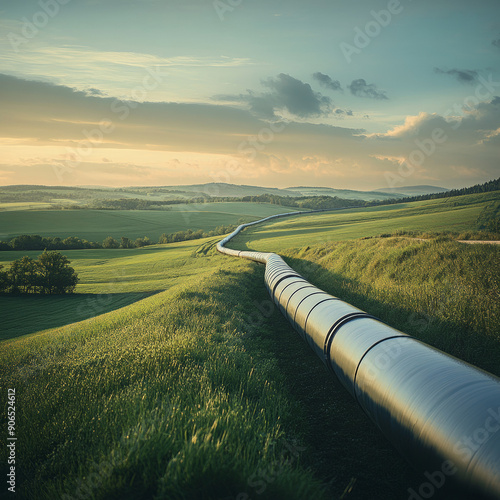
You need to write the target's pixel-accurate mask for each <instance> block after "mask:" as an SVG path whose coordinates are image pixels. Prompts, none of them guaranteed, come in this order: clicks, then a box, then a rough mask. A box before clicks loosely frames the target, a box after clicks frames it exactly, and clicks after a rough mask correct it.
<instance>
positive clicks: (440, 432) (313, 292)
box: [217, 212, 500, 499]
mask: <svg viewBox="0 0 500 500" xmlns="http://www.w3.org/2000/svg"><path fill="white" fill-rule="evenodd" d="M300 213H310V212H291V213H286V214H280V215H273V216H270V217H266V218H265V219H261V220H259V221H255V222H251V223H249V224H242V225H241V226H239V227H238V228H237V229H236V230H235V231H234V232H233V233H231V234H230V235H228V236H226V237H225V238H224V239H223V240H221V241H220V242H219V243H218V244H217V250H218V251H219V252H221V253H223V254H226V255H230V256H233V257H240V258H245V259H250V260H254V261H256V262H260V263H263V264H266V271H265V278H264V279H265V284H266V288H267V290H268V292H269V294H270V296H271V298H272V300H273V301H274V303H275V304H276V305H277V306H278V307H279V309H280V310H281V312H282V313H283V314H284V316H285V317H286V318H287V319H288V321H289V322H290V323H291V324H292V326H293V328H294V329H295V330H297V332H298V333H299V335H300V336H301V337H302V338H303V339H304V340H305V341H306V342H307V343H308V344H309V345H310V346H311V348H312V349H313V350H314V352H315V353H316V354H317V355H318V356H319V357H320V358H321V360H322V361H323V362H324V363H325V364H326V366H327V367H328V368H329V369H330V370H331V371H333V372H334V373H335V375H336V376H337V377H338V379H339V380H340V382H341V383H342V385H343V386H344V387H345V388H346V389H347V391H349V393H350V394H351V395H352V396H353V397H354V398H355V399H356V401H357V402H358V403H359V405H360V406H361V408H362V409H363V410H364V412H365V413H366V414H367V415H368V416H369V417H370V419H371V420H372V421H373V422H374V423H375V424H376V426H377V427H378V428H379V429H380V430H381V432H382V433H383V434H384V435H385V436H386V437H387V438H388V439H389V441H390V442H391V443H392V444H393V445H394V447H395V448H396V449H397V450H398V451H399V452H400V453H401V454H402V455H403V456H404V457H405V458H406V459H407V460H408V461H409V462H410V463H412V464H413V465H414V466H416V467H417V468H419V469H421V470H426V477H427V478H428V479H429V478H430V477H432V478H434V480H435V481H436V483H435V484H434V485H436V484H439V483H442V484H444V482H446V481H448V479H450V481H451V482H452V483H454V484H456V485H458V486H459V487H460V488H461V491H462V492H467V493H468V494H470V495H471V497H473V498H480V497H481V498H491V499H500V379H499V378H497V377H495V376H493V375H491V374H489V373H487V372H485V371H482V370H480V369H478V368H476V367H474V366H472V365H470V364H468V363H465V362H464V361H461V360H459V359H457V358H454V357H453V356H450V355H448V354H445V353H443V352H442V351H439V350H438V349H435V348H433V347H431V346H429V345H427V344H424V343H423V342H421V341H419V340H417V339H415V338H413V337H411V336H409V335H407V334H405V333H403V332H400V331H399V330H396V329H394V328H391V327H390V326H388V325H386V324H384V323H383V322H382V321H380V320H378V319H377V318H374V317H373V316H371V315H370V314H368V313H366V312H364V311H361V310H360V309H358V308H356V307H353V306H352V305H350V304H348V303H346V302H343V301H342V300H340V299H339V298H337V297H333V296H332V295H329V294H328V293H326V292H324V291H322V290H320V289H319V288H316V287H315V286H314V285H311V284H310V283H308V282H307V280H306V279H305V278H303V277H302V276H300V275H299V274H298V273H297V272H296V271H294V270H293V269H292V268H291V267H290V266H288V265H287V264H286V263H285V262H284V261H283V259H282V258H281V257H279V256H278V255H276V254H274V253H263V252H251V251H238V250H232V249H229V248H226V246H225V245H226V244H227V243H228V242H229V241H230V240H231V239H232V238H233V237H234V236H236V235H237V234H239V233H240V232H241V231H242V230H243V229H244V228H246V227H249V226H253V225H254V224H259V223H262V222H266V221H268V220H271V219H274V218H277V217H285V216H290V215H298V214H300ZM427 474H428V475H427ZM415 498H421V497H419V496H417V497H415ZM425 498H428V496H427V497H425Z"/></svg>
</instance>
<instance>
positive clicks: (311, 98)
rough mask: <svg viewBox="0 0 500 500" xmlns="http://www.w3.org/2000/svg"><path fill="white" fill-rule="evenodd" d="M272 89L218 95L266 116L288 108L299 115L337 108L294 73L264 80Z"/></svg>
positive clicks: (261, 115) (274, 115)
mask: <svg viewBox="0 0 500 500" xmlns="http://www.w3.org/2000/svg"><path fill="white" fill-rule="evenodd" d="M262 86H263V87H266V88H267V89H269V91H268V92H255V91H252V90H248V91H247V93H246V94H240V95H237V96H235V95H216V96H214V97H213V99H214V100H216V101H225V102H235V103H237V102H244V103H247V104H248V105H249V107H250V109H251V111H252V112H253V113H254V114H255V115H256V116H259V117H263V118H266V119H274V118H276V112H277V111H287V112H288V113H290V114H292V115H294V116H296V117H299V118H311V117H318V116H326V115H329V114H330V113H331V112H332V110H333V103H332V100H331V99H330V98H329V97H327V96H324V95H322V94H321V93H319V92H314V91H313V90H312V88H311V86H310V85H309V84H308V83H304V82H302V81H301V80H298V79H297V78H293V77H292V76H290V75H286V74H284V73H280V74H279V75H278V76H276V77H275V78H268V79H267V80H263V81H262Z"/></svg>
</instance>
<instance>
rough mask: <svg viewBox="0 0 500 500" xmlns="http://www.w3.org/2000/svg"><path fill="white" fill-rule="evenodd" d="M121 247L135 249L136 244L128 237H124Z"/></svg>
mask: <svg viewBox="0 0 500 500" xmlns="http://www.w3.org/2000/svg"><path fill="white" fill-rule="evenodd" d="M120 246H121V247H122V248H134V247H135V245H134V242H133V241H132V240H131V239H129V238H127V237H126V236H122V238H121V245H120Z"/></svg>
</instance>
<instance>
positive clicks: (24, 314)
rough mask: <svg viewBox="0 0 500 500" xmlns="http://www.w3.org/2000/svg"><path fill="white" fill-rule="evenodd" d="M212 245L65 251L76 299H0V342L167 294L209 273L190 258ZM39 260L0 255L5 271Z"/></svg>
mask: <svg viewBox="0 0 500 500" xmlns="http://www.w3.org/2000/svg"><path fill="white" fill-rule="evenodd" d="M216 241H218V238H208V239H204V240H197V241H185V242H179V243H173V244H169V245H154V246H148V247H143V248H137V249H127V250H120V249H119V250H68V251H65V252H63V253H64V255H66V256H67V257H68V258H69V260H70V261H71V266H72V267H74V268H75V270H76V271H77V273H78V277H79V279H80V282H79V283H78V285H77V287H76V293H75V294H73V295H67V296H55V297H52V296H22V297H8V296H7V297H2V298H1V299H0V314H1V315H2V325H1V327H0V339H7V338H11V337H15V336H19V335H24V334H27V333H33V332H37V331H41V330H44V329H47V328H54V327H57V326H62V325H65V324H69V323H74V322H75V321H81V320H83V319H87V318H90V317H94V316H97V315H99V314H103V313H106V312H109V311H112V310H115V309H118V308H121V307H124V306H127V305H129V304H131V303H133V302H135V301H137V300H141V299H143V298H145V297H147V296H149V295H152V294H155V293H158V292H160V291H163V290H166V289H169V288H171V287H172V286H175V285H177V284H179V283H182V282H184V281H185V280H186V279H188V278H189V277H190V276H192V275H197V276H198V275H202V274H203V273H210V272H211V266H212V265H213V259H212V258H209V257H207V258H206V259H198V258H191V256H192V254H193V253H194V255H196V251H198V252H199V253H200V252H203V251H206V250H207V249H208V248H210V247H211V246H212V245H213V244H215V242H216ZM200 243H201V244H200ZM39 254H40V252H39V251H30V252H26V251H24V252H22V251H19V252H0V264H4V265H5V266H6V267H8V265H9V263H10V262H11V261H12V260H15V259H18V258H20V257H22V256H23V255H29V256H30V257H32V258H35V257H36V256H37V255H39ZM201 255H204V254H203V253H201ZM19 318H23V320H22V321H19Z"/></svg>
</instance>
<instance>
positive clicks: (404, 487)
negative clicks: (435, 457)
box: [0, 193, 500, 500]
mask: <svg viewBox="0 0 500 500" xmlns="http://www.w3.org/2000/svg"><path fill="white" fill-rule="evenodd" d="M495 196H496V198H498V194H495V193H487V194H484V195H468V196H464V197H460V198H456V199H453V200H432V201H428V202H419V203H408V204H404V205H393V206H390V207H374V208H371V209H363V210H349V211H342V212H334V213H324V214H314V215H308V216H298V217H293V218H290V219H282V220H279V221H278V222H275V223H272V224H271V223H269V224H267V225H262V226H261V227H258V228H254V229H252V230H246V231H244V232H243V234H242V235H241V236H240V237H239V239H238V240H237V242H236V243H235V244H234V245H232V246H233V247H236V246H237V247H241V248H257V249H269V250H273V251H279V252H281V253H282V254H283V255H284V257H285V259H286V260H287V261H288V262H289V263H290V264H291V265H292V266H293V267H294V268H295V269H297V270H298V271H299V272H301V273H302V274H303V275H304V276H306V277H307V278H309V279H310V280H311V281H312V282H313V283H314V284H316V285H318V286H320V287H322V288H323V289H326V290H328V291H330V292H331V293H333V294H334V295H337V296H339V297H341V298H343V299H344V300H347V301H349V302H350V303H352V304H353V305H355V306H358V307H361V308H362V309H364V310H366V311H368V312H370V313H372V314H375V315H377V316H379V317H380V318H381V319H383V320H385V321H387V322H388V323H389V324H391V325H392V326H395V327H397V328H400V329H401V330H403V331H405V332H407V333H411V334H413V335H415V336H417V337H419V338H421V339H423V340H425V341H426V342H429V343H431V344H433V345H437V346H438V347H441V348H443V349H445V350H447V351H448V352H451V353H454V354H456V355H458V356H460V357H461V358H464V359H467V360H469V361H472V362H474V363H475V364H477V365H478V366H480V367H482V368H484V369H487V370H489V371H491V372H494V373H497V374H499V368H498V367H499V366H500V354H499V353H500V333H499V331H498V324H497V320H496V318H497V317H498V314H499V312H500V311H499V310H498V307H499V306H498V304H499V303H500V302H499V301H498V298H499V293H500V292H499V289H500V285H499V282H500V279H499V276H498V266H497V265H496V263H498V257H499V255H498V252H499V250H500V249H499V248H498V247H497V246H493V245H481V246H473V245H461V244H459V243H457V242H455V241H447V240H446V239H440V238H437V239H431V240H429V241H424V242H421V241H415V240H413V239H408V238H370V239H361V238H362V237H365V236H374V235H376V234H379V233H381V232H386V233H393V232H394V231H395V230H396V229H402V230H415V229H419V228H423V229H424V230H427V231H429V230H440V229H443V228H445V229H449V228H450V227H453V228H455V229H457V230H459V231H466V230H473V229H475V224H476V219H477V217H478V215H479V214H481V213H482V211H483V210H484V208H485V207H486V206H489V204H491V203H492V200H493V201H494V198H495ZM278 208H279V207H278ZM341 240H343V241H341ZM215 241H217V239H216V238H213V239H206V240H197V241H187V242H182V243H176V244H172V245H165V246H159V245H158V246H153V247H146V248H142V249H133V250H78V251H68V252H64V253H65V254H67V255H68V256H69V257H70V260H72V264H73V265H74V266H75V268H76V270H77V271H78V272H79V274H80V277H81V278H82V281H81V283H80V284H79V285H78V286H77V290H76V291H77V296H75V298H71V299H72V300H75V303H73V304H71V303H69V302H68V303H66V304H65V305H64V306H63V305H62V303H59V304H58V303H56V302H53V303H52V304H50V299H52V297H39V299H47V301H46V302H45V303H42V302H40V303H39V304H38V305H34V304H33V302H30V300H31V299H32V297H15V298H13V300H14V302H12V303H11V304H9V305H8V306H7V307H6V308H5V310H4V311H2V313H3V314H2V327H4V328H5V327H7V328H10V329H11V333H12V332H14V334H15V330H16V328H22V327H23V324H24V323H26V325H30V326H29V331H30V332H32V334H31V335H25V336H20V337H17V338H12V339H10V340H4V341H2V342H0V383H1V384H2V386H4V387H15V388H16V398H17V399H16V406H17V408H18V412H17V419H16V428H17V429H18V432H19V435H21V432H22V439H19V440H18V442H17V443H18V444H17V456H18V460H19V462H18V468H17V471H18V477H17V481H18V488H19V493H18V496H19V498H29V499H31V498H40V499H52V498H66V500H68V499H69V498H81V497H82V496H83V497H85V498H94V499H107V498H125V499H128V498H130V499H132V498H134V499H142V498H144V499H146V498H152V497H156V498H160V499H161V498H165V499H167V498H168V499H170V498H174V499H177V498H179V499H198V498H207V499H209V498H217V499H230V498H232V499H236V498H238V499H243V498H247V499H249V498H263V499H281V498H292V499H293V498H296V499H303V498H318V499H321V498H340V497H341V496H342V495H344V498H350V499H356V500H357V499H360V500H361V499H366V498H374V499H384V500H385V499H400V498H406V497H408V488H414V489H417V490H418V487H419V485H420V484H421V483H422V482H423V481H426V477H425V476H423V475H421V474H420V473H419V472H414V471H412V470H411V469H410V468H409V466H408V465H407V464H406V463H405V462H404V461H403V459H401V458H400V457H399V456H398V455H397V454H396V453H395V451H394V450H393V449H392V447H391V446H390V445H389V444H388V443H387V442H386V441H385V440H384V439H383V438H382V437H381V436H380V435H379V434H378V433H377V432H376V431H375V429H374V427H373V425H372V424H371V422H369V421H368V420H367V418H366V416H365V415H364V414H363V412H362V411H361V410H360V409H359V408H358V407H357V406H356V403H355V401H354V400H352V399H351V398H350V396H349V395H348V394H347V392H346V391H345V390H344V389H343V388H342V387H340V385H339V384H337V383H336V382H335V379H334V378H333V377H332V376H331V374H329V372H327V371H326V369H325V368H324V367H323V365H322V364H321V362H320V361H319V360H318V359H317V357H316V356H315V355H314V354H313V353H312V351H311V350H310V349H309V347H308V346H307V345H306V344H305V343H304V342H303V341H302V339H300V337H299V336H298V335H296V334H295V333H294V332H293V331H292V330H291V328H290V326H289V325H288V323H287V322H286V320H285V319H284V318H283V317H282V315H281V314H280V313H279V311H277V309H276V308H275V307H274V306H273V305H272V303H271V301H270V300H269V298H268V296H267V295H266V291H265V287H264V283H263V272H264V267H263V266H262V265H259V264H256V263H252V262H248V261H243V260H239V259H232V258H229V257H225V256H222V255H219V254H217V253H216V252H215V251H214V243H215ZM24 253H26V252H23V254H24ZM0 257H2V258H9V259H10V258H16V257H17V255H15V252H3V253H0ZM141 294H142V295H141ZM68 298H69V297H68ZM9 299H10V298H9ZM25 299H29V300H25ZM61 299H64V298H61ZM3 301H4V297H2V298H0V303H4V304H5V302H3ZM15 301H18V302H17V305H16V304H15ZM120 301H122V302H120ZM127 301H128V302H127ZM132 302H133V303H132ZM82 304H83V305H82ZM15 308H17V310H16V311H15V312H14V313H12V314H11V315H10V316H9V310H12V311H14V309H15ZM79 308H81V309H82V310H87V312H88V311H93V313H97V314H98V316H96V317H94V318H90V319H83V320H80V319H81V318H80V317H79V316H78V314H79ZM49 313H50V314H49ZM49 315H52V316H53V318H52V319H53V320H54V321H56V323H53V324H52V325H50V324H49V322H47V317H48V316H49ZM69 322H71V323H70V324H67V323H69ZM51 326H52V327H54V328H50V327H51ZM45 328H50V329H46V330H44V329H45ZM39 330H44V331H39ZM5 412H6V407H5V405H3V406H2V409H1V410H0V414H1V418H6V416H5ZM4 440H5V437H3V436H2V437H0V443H1V445H2V446H1V449H2V452H1V454H0V460H1V463H2V466H1V467H2V468H1V470H2V472H3V473H4V472H5V473H6V471H4V469H5V464H6V457H5V454H6V447H5V441H4ZM435 498H438V497H437V495H436V496H435Z"/></svg>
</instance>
